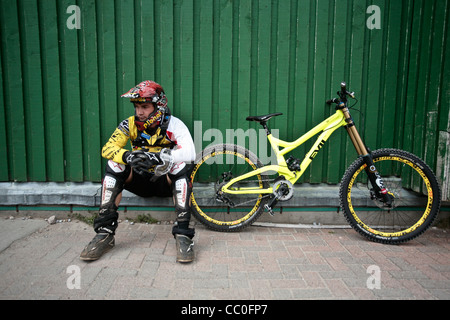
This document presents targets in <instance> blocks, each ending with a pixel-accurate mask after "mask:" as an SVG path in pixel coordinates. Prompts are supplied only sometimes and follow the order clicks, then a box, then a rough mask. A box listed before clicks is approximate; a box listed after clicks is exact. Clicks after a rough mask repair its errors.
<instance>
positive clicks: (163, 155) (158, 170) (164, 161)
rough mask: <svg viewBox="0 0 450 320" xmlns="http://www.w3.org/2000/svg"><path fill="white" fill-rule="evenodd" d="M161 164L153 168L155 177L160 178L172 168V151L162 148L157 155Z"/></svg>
mask: <svg viewBox="0 0 450 320" xmlns="http://www.w3.org/2000/svg"><path fill="white" fill-rule="evenodd" d="M159 158H160V159H161V163H160V164H158V165H157V166H156V167H155V175H156V176H162V175H165V174H167V173H168V172H169V171H170V169H172V167H173V157H172V150H170V149H167V148H164V149H162V150H161V152H160V153H159Z"/></svg>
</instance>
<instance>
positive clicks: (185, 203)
mask: <svg viewBox="0 0 450 320" xmlns="http://www.w3.org/2000/svg"><path fill="white" fill-rule="evenodd" d="M172 190H173V196H174V201H175V213H176V215H177V217H176V221H177V223H176V225H175V226H174V227H173V229H172V234H173V235H174V236H175V235H176V234H182V235H185V236H188V237H189V238H191V239H192V238H193V237H194V233H195V230H194V229H192V228H189V221H190V220H191V204H190V199H191V193H192V184H191V182H190V180H189V177H188V176H187V175H183V176H181V177H177V178H176V179H175V180H174V181H172Z"/></svg>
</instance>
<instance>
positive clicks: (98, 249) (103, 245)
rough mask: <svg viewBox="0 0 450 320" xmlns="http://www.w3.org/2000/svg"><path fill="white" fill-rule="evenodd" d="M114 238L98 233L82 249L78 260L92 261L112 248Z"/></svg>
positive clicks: (110, 235) (108, 234)
mask: <svg viewBox="0 0 450 320" xmlns="http://www.w3.org/2000/svg"><path fill="white" fill-rule="evenodd" d="M114 244H115V243H114V236H113V235H112V234H110V233H98V234H97V235H96V236H95V237H94V239H92V240H91V242H89V244H88V245H87V246H86V247H85V248H84V249H83V251H82V252H81V254H80V259H81V260H84V261H94V260H97V259H98V258H100V257H101V256H102V255H103V254H104V253H106V252H108V251H109V250H111V249H112V248H113V247H114Z"/></svg>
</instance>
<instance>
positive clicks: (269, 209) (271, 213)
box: [264, 196, 278, 217]
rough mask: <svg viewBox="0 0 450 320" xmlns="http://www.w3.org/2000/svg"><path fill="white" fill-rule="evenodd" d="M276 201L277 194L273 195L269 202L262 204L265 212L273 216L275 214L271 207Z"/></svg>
mask: <svg viewBox="0 0 450 320" xmlns="http://www.w3.org/2000/svg"><path fill="white" fill-rule="evenodd" d="M277 203H278V197H277V196H274V197H273V198H272V200H270V202H269V203H266V204H265V205H264V209H266V210H267V212H268V213H269V214H270V215H271V216H272V217H273V215H274V214H275V213H274V212H273V208H274V207H275V205H276V204H277Z"/></svg>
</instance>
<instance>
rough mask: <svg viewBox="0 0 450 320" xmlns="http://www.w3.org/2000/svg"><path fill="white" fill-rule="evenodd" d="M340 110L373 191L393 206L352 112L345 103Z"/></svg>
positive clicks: (388, 204)
mask: <svg viewBox="0 0 450 320" xmlns="http://www.w3.org/2000/svg"><path fill="white" fill-rule="evenodd" d="M339 107H340V109H342V112H343V113H344V117H345V121H346V122H347V125H346V126H345V129H346V130H347V133H348V135H349V136H350V140H351V141H352V143H353V146H354V147H355V149H356V152H357V153H358V155H359V156H360V157H362V158H363V160H364V163H365V164H366V168H365V171H366V174H367V177H368V178H369V181H370V184H371V185H372V188H373V191H374V192H375V195H376V197H377V198H378V199H382V201H383V202H384V203H385V204H386V205H387V206H391V204H392V199H393V198H392V197H391V196H390V195H389V193H388V190H387V188H386V187H385V186H384V182H383V179H382V178H381V175H380V174H379V173H378V171H377V168H376V167H375V164H374V163H373V158H372V152H371V151H370V150H369V149H368V148H367V147H366V145H365V144H364V142H363V141H362V139H361V136H360V135H359V132H358V130H357V129H356V126H355V123H354V121H353V119H352V117H351V115H350V112H349V110H348V108H347V106H346V104H345V103H341V104H340V105H339Z"/></svg>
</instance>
